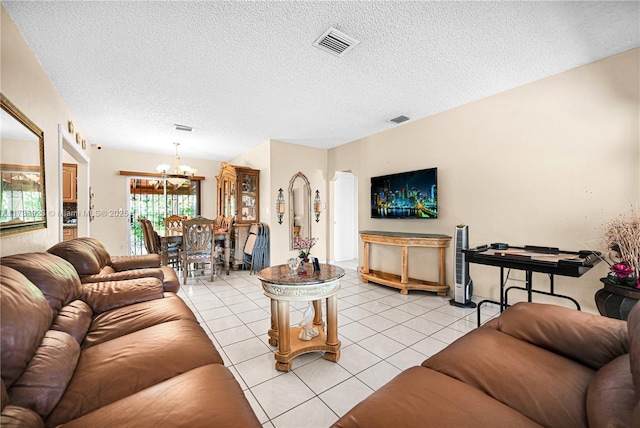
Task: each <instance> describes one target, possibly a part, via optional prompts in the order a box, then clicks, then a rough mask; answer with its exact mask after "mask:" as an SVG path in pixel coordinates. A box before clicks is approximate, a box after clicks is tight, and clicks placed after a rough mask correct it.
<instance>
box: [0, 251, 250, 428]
mask: <svg viewBox="0 0 640 428" xmlns="http://www.w3.org/2000/svg"><path fill="white" fill-rule="evenodd" d="M65 245H67V248H70V247H71V248H75V247H74V245H75V244H65ZM101 251H102V250H100V251H98V252H97V253H101ZM74 254H75V253H74ZM79 259H80V257H78V259H77V260H75V261H74V262H75V263H76V264H75V266H76V267H75V268H74V265H72V264H70V263H69V262H67V261H66V260H64V259H62V258H60V257H58V256H56V255H54V254H51V253H31V254H19V255H14V256H8V257H4V258H2V259H0V311H1V312H0V317H1V320H0V322H1V328H2V331H1V337H0V339H1V343H0V346H1V348H0V354H1V361H0V362H1V364H2V366H1V372H2V388H1V392H2V400H1V408H2V416H1V420H0V425H1V426H3V427H5V426H6V427H45V426H46V427H57V426H62V427H92V428H95V427H105V428H107V427H109V428H112V427H119V428H120V427H141V426H148V427H178V426H185V427H211V426H218V427H237V426H242V427H260V426H261V425H260V423H259V421H258V420H257V418H256V416H255V414H254V412H253V410H252V409H251V406H250V405H249V402H248V401H247V399H246V398H245V396H244V393H243V392H242V389H241V387H240V386H239V384H238V382H237V381H236V379H235V378H234V376H233V374H232V373H231V372H230V371H229V369H227V368H226V367H225V366H224V364H223V360H222V358H221V357H220V354H219V353H218V351H217V350H216V349H215V347H214V345H213V344H212V342H211V340H210V339H209V337H208V336H207V334H206V333H205V331H204V330H203V329H202V328H201V327H200V325H199V324H198V322H197V320H196V318H195V316H194V314H193V313H192V312H191V310H190V309H189V308H188V307H187V306H186V304H185V303H184V302H183V301H182V299H180V298H179V297H178V296H177V295H176V294H175V293H174V292H168V291H165V290H163V286H164V287H166V283H165V284H163V279H160V278H158V277H157V276H154V275H151V276H147V277H140V278H134V279H122V278H121V277H118V276H117V275H116V277H117V279H116V280H113V281H100V282H87V283H84V284H82V283H81V282H80V277H79V275H78V272H77V271H76V269H78V266H79V264H80V263H81V262H80V260H79ZM105 260H108V259H106V258H105V259H104V260H101V261H100V263H99V265H100V271H99V272H98V273H93V270H90V271H82V272H83V274H86V275H98V274H100V272H103V273H104V270H105V269H106V267H108V266H110V267H111V268H112V269H113V270H114V272H113V273H118V272H125V271H126V270H121V265H120V264H119V262H120V261H121V260H113V259H111V260H110V261H105ZM124 262H125V264H126V263H133V264H135V263H134V260H132V259H130V260H125V261H124ZM145 269H148V268H143V269H141V270H145ZM107 270H108V269H107ZM165 272H166V271H165ZM137 273H138V274H140V272H137ZM105 276H108V275H107V274H106V273H105ZM163 278H164V277H163Z"/></svg>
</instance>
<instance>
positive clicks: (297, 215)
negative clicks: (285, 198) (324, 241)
mask: <svg viewBox="0 0 640 428" xmlns="http://www.w3.org/2000/svg"><path fill="white" fill-rule="evenodd" d="M311 214H312V213H311V185H310V184H309V180H308V179H307V176H306V175H304V174H303V173H302V172H298V173H297V174H296V175H294V176H293V177H291V180H290V181H289V249H290V250H293V249H294V248H293V240H294V239H295V237H296V236H300V237H301V238H311V237H312V235H311V217H312V215H311Z"/></svg>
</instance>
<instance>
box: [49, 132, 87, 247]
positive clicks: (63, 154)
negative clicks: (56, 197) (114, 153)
mask: <svg viewBox="0 0 640 428" xmlns="http://www.w3.org/2000/svg"><path fill="white" fill-rule="evenodd" d="M58 161H59V164H58V183H59V184H60V185H59V188H60V204H59V210H58V216H57V217H58V231H59V236H58V240H59V241H63V239H64V231H65V226H66V227H67V230H66V231H67V232H69V230H70V229H69V227H71V228H72V229H73V228H75V234H74V235H73V236H74V237H82V236H89V222H90V207H89V205H90V196H89V194H90V192H91V191H90V188H89V156H88V155H87V153H86V152H85V151H84V150H83V149H82V146H81V145H79V144H75V143H74V142H73V141H72V138H71V135H69V133H68V132H67V131H66V129H65V128H64V127H63V126H62V125H58ZM64 163H68V164H73V165H77V167H76V171H75V172H76V184H77V187H76V188H74V190H75V195H74V196H73V197H74V198H75V203H74V204H69V202H68V201H67V202H65V200H64V198H65V195H64V192H63V183H64V178H63V164H64ZM65 205H66V207H67V209H66V210H65ZM71 206H74V207H75V211H74V210H73V209H70V207H71ZM73 218H75V223H73V222H70V220H71V219H73ZM65 221H67V222H70V223H67V224H65Z"/></svg>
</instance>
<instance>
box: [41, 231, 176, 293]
mask: <svg viewBox="0 0 640 428" xmlns="http://www.w3.org/2000/svg"><path fill="white" fill-rule="evenodd" d="M47 252H49V253H51V254H55V255H56V256H59V257H62V258H63V259H65V260H66V261H68V262H69V263H71V264H72V265H73V267H74V268H75V269H76V272H78V275H80V282H82V283H83V284H84V283H89V282H104V281H121V280H128V279H137V278H148V277H154V278H158V279H159V280H161V281H162V283H163V287H164V291H171V292H174V293H177V292H178V290H180V281H178V276H177V275H176V272H175V271H174V270H173V268H171V267H168V266H160V262H161V259H162V258H161V256H160V255H159V254H145V255H141V256H113V257H112V256H111V255H110V254H109V252H108V251H107V249H106V248H105V247H104V245H103V244H102V242H100V241H99V240H97V239H95V238H77V239H72V240H69V241H63V242H60V243H58V244H56V245H54V246H53V247H51V248H49V249H48V250H47Z"/></svg>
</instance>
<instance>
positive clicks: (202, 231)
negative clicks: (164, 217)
mask: <svg viewBox="0 0 640 428" xmlns="http://www.w3.org/2000/svg"><path fill="white" fill-rule="evenodd" d="M214 240H215V220H210V219H207V218H204V217H195V218H193V219H190V220H184V221H182V251H181V252H182V276H183V283H184V284H186V283H187V277H188V276H189V272H192V273H193V272H195V271H203V272H204V270H206V267H207V265H208V268H209V270H210V273H211V276H210V281H211V282H213V278H214V275H215V273H216V261H217V260H218V259H220V251H219V249H218V248H217V247H216V245H215V242H214Z"/></svg>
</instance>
